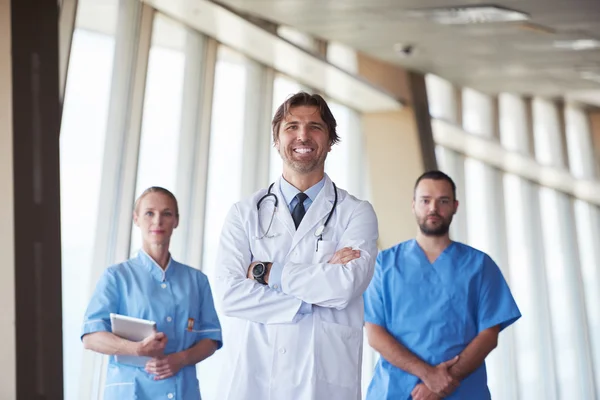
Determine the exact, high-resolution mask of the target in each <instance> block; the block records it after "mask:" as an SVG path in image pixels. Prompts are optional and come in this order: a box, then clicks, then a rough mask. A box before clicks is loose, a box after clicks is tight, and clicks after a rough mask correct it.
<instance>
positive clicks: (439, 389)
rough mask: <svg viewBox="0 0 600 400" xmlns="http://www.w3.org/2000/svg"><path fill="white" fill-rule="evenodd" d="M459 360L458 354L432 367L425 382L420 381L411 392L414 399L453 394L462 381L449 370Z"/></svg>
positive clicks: (434, 399)
mask: <svg viewBox="0 0 600 400" xmlns="http://www.w3.org/2000/svg"><path fill="white" fill-rule="evenodd" d="M457 362H458V356H456V357H454V358H453V359H451V360H448V361H445V362H443V363H441V364H439V365H437V366H435V367H431V369H430V370H429V371H428V372H427V374H426V375H425V376H424V377H423V383H419V384H418V385H417V386H415V388H414V389H413V391H412V392H411V396H412V398H413V400H437V399H441V398H443V397H446V396H449V395H450V394H452V392H454V391H455V390H456V388H457V387H458V385H459V383H460V382H459V381H458V380H457V379H456V378H454V377H453V376H452V375H451V374H450V371H449V370H450V367H452V366H453V365H454V364H456V363H457Z"/></svg>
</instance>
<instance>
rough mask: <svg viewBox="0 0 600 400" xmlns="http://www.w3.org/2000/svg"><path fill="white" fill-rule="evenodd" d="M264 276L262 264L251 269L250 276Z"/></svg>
mask: <svg viewBox="0 0 600 400" xmlns="http://www.w3.org/2000/svg"><path fill="white" fill-rule="evenodd" d="M264 274H265V266H264V264H262V263H258V264H256V265H255V266H254V267H253V268H252V275H254V276H263V275H264Z"/></svg>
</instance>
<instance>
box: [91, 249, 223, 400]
mask: <svg viewBox="0 0 600 400" xmlns="http://www.w3.org/2000/svg"><path fill="white" fill-rule="evenodd" d="M110 313H117V314H122V315H128V316H131V317H136V318H143V319H148V320H152V321H156V325H157V330H158V331H159V332H164V333H165V335H166V336H167V338H168V340H167V345H166V348H165V354H171V353H176V352H179V351H183V350H186V349H189V348H190V347H192V346H194V345H195V344H196V343H197V342H199V341H200V340H201V339H206V338H209V339H213V340H215V341H217V342H218V345H219V347H221V346H222V338H221V325H220V324H219V319H218V317H217V313H216V311H215V307H214V304H213V298H212V293H211V290H210V286H209V283H208V279H207V277H206V275H204V274H203V273H202V272H200V271H199V270H197V269H194V268H191V267H188V266H187V265H183V264H180V263H178V262H177V261H174V260H173V259H172V258H171V260H170V261H169V264H168V266H167V268H166V270H165V271H163V270H162V268H160V266H159V265H158V264H157V263H156V262H154V260H153V259H152V258H151V257H150V256H149V255H148V254H146V253H145V252H144V251H141V250H140V252H139V254H138V256H137V257H135V258H132V259H130V260H127V261H125V262H123V263H121V264H118V265H114V266H112V267H109V268H107V269H106V270H105V271H104V274H103V275H102V278H101V279H100V281H99V282H98V284H97V286H96V290H95V292H94V294H93V296H92V299H91V301H90V304H89V305H88V308H87V311H86V313H85V317H84V322H83V328H82V334H81V337H82V338H83V336H84V335H85V334H88V333H92V332H99V331H105V332H111V323H110ZM188 318H193V319H194V324H193V329H192V330H191V331H190V330H188V329H187V328H188ZM104 398H105V399H106V400H109V399H110V400H113V399H134V398H135V399H138V400H143V399H153V400H154V399H185V400H188V399H191V400H198V399H200V389H199V384H198V379H197V377H196V367H195V365H189V366H187V367H184V368H183V369H181V370H180V371H179V373H177V375H175V376H173V377H170V378H167V379H164V380H159V381H154V380H153V375H150V374H148V373H146V371H145V370H144V369H143V368H137V367H132V366H128V365H124V364H119V363H117V362H116V361H115V357H113V356H110V357H109V363H108V370H107V374H106V386H105V389H104Z"/></svg>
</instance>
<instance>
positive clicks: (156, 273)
mask: <svg viewBox="0 0 600 400" xmlns="http://www.w3.org/2000/svg"><path fill="white" fill-rule="evenodd" d="M138 260H139V261H140V263H141V264H142V265H143V266H144V267H146V269H147V270H148V272H150V274H151V275H152V276H153V277H154V278H155V279H158V280H159V281H161V282H164V281H166V280H167V275H169V276H170V275H171V273H172V271H173V268H172V265H171V264H173V257H171V254H169V262H168V263H167V268H165V270H164V271H163V269H162V268H161V267H160V265H158V263H157V262H156V261H154V259H153V258H152V257H150V255H149V254H148V253H146V252H145V251H144V250H143V249H140V251H139V252H138Z"/></svg>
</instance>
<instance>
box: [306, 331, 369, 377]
mask: <svg viewBox="0 0 600 400" xmlns="http://www.w3.org/2000/svg"><path fill="white" fill-rule="evenodd" d="M318 329H319V332H317V334H316V355H315V357H316V360H315V364H316V370H317V376H318V377H319V379H322V380H324V381H326V382H329V383H331V384H333V385H338V386H344V387H356V385H357V382H358V380H359V377H360V368H361V365H360V364H361V355H362V329H360V328H353V327H350V326H345V325H340V324H335V323H331V322H326V321H319V328H318Z"/></svg>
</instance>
